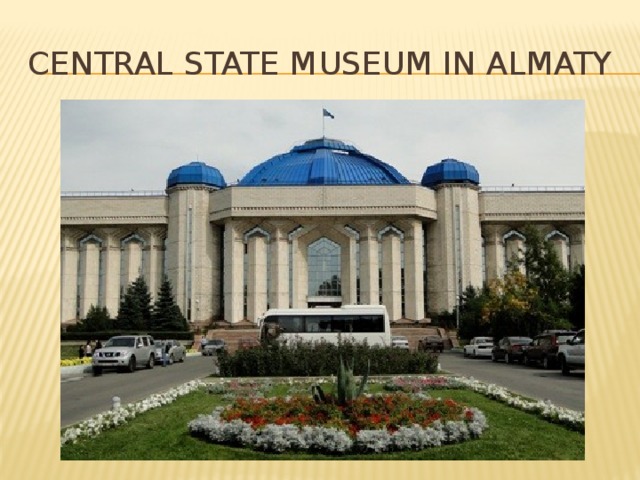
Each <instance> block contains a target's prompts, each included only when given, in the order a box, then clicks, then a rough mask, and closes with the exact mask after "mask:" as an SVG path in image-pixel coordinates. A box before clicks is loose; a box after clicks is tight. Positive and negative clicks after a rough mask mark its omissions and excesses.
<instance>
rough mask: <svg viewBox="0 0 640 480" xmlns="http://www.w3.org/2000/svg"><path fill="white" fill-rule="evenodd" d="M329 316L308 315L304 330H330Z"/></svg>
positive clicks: (316, 331) (310, 331)
mask: <svg viewBox="0 0 640 480" xmlns="http://www.w3.org/2000/svg"><path fill="white" fill-rule="evenodd" d="M330 319H331V317H327V316H326V315H325V316H322V315H308V316H307V317H306V326H305V331H306V332H307V333H328V332H330V331H331V321H330Z"/></svg>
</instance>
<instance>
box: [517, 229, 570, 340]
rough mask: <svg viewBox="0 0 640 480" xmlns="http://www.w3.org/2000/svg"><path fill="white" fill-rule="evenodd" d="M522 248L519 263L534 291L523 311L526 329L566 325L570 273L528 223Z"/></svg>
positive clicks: (535, 330)
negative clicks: (526, 310)
mask: <svg viewBox="0 0 640 480" xmlns="http://www.w3.org/2000/svg"><path fill="white" fill-rule="evenodd" d="M523 233H524V235H525V238H526V240H525V249H524V250H523V251H522V252H521V253H522V260H521V262H522V264H523V265H524V268H525V275H526V279H527V282H528V283H529V285H530V286H531V287H532V288H534V289H535V290H536V291H537V293H538V295H537V296H536V298H535V299H533V301H532V302H531V309H530V311H529V312H528V314H527V317H528V322H529V325H528V327H529V328H528V330H529V334H530V335H535V334H537V333H539V332H541V331H543V330H545V329H549V328H567V327H569V322H568V317H569V308H570V304H569V287H570V274H569V272H568V271H567V270H566V269H565V268H564V266H563V265H562V263H561V262H560V259H559V258H558V255H557V253H556V250H555V249H554V248H553V244H552V243H551V242H550V241H549V240H545V239H544V238H543V237H542V235H541V234H540V231H539V230H538V229H536V228H534V227H532V226H527V227H525V228H524V229H523Z"/></svg>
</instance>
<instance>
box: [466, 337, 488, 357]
mask: <svg viewBox="0 0 640 480" xmlns="http://www.w3.org/2000/svg"><path fill="white" fill-rule="evenodd" d="M492 349H493V338H491V337H473V338H472V339H471V341H470V342H469V344H468V345H465V346H464V347H462V354H463V355H464V356H465V357H490V356H491V350H492Z"/></svg>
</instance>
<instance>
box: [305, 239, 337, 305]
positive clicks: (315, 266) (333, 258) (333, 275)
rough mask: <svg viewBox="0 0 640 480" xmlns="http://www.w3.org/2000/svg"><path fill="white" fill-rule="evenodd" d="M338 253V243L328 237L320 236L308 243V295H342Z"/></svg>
mask: <svg viewBox="0 0 640 480" xmlns="http://www.w3.org/2000/svg"><path fill="white" fill-rule="evenodd" d="M340 253H341V249H340V245H338V244H337V243H335V242H332V241H331V240H329V239H328V238H324V237H323V238H320V239H319V240H317V241H315V242H313V243H312V244H311V245H309V250H308V257H307V260H308V274H309V290H308V294H309V296H314V297H315V296H321V297H340V296H342V287H341V282H340Z"/></svg>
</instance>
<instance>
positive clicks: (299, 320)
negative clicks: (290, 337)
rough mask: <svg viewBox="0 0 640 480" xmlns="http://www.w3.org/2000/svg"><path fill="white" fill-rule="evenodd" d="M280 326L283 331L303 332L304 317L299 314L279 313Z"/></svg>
mask: <svg viewBox="0 0 640 480" xmlns="http://www.w3.org/2000/svg"><path fill="white" fill-rule="evenodd" d="M279 323H280V328H281V329H282V332H283V333H304V331H305V328H304V317H302V316H300V315H295V316H294V315H292V316H288V315H281V316H280V318H279Z"/></svg>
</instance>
